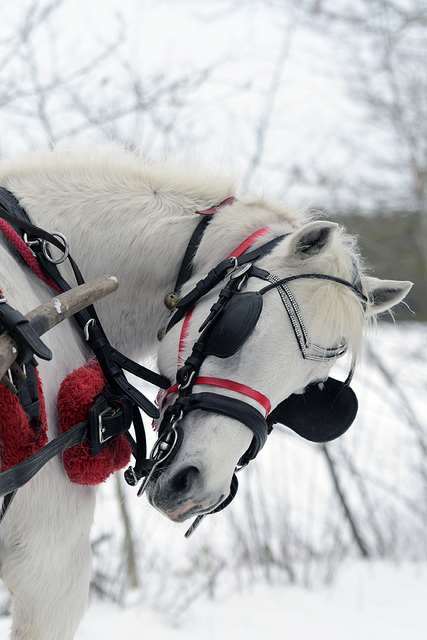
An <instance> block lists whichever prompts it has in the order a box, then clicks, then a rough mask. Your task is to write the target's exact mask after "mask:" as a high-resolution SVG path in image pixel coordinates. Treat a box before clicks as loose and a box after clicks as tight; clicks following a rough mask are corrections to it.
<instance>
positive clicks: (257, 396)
mask: <svg viewBox="0 0 427 640" xmlns="http://www.w3.org/2000/svg"><path fill="white" fill-rule="evenodd" d="M193 384H194V385H199V384H206V385H209V386H212V387H220V388H221V389H230V391H237V392H238V393H241V394H242V395H244V396H247V397H248V398H252V400H256V402H259V404H260V405H261V406H262V407H263V408H264V411H265V417H267V416H268V414H269V413H270V411H271V403H270V400H269V399H268V398H267V397H266V396H264V395H263V394H262V393H260V392H259V391H256V390H255V389H252V388H251V387H248V386H247V385H246V384H240V382H234V380H224V379H222V378H210V377H206V376H200V377H199V378H196V380H195V382H194V383H193ZM178 391H179V389H178V383H177V382H175V384H174V385H172V387H170V388H169V389H168V390H167V392H166V393H165V395H164V396H163V398H162V401H161V408H163V405H164V403H165V400H166V398H167V397H168V396H169V395H170V394H171V393H178Z"/></svg>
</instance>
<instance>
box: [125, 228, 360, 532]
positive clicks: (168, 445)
mask: <svg viewBox="0 0 427 640" xmlns="http://www.w3.org/2000/svg"><path fill="white" fill-rule="evenodd" d="M287 235H289V234H287ZM285 237H286V236H280V237H278V238H275V239H274V240H271V241H270V242H267V243H265V244H263V245H262V246H261V247H259V248H258V249H255V250H252V251H250V252H249V253H247V254H245V255H243V256H241V257H239V258H230V259H227V260H225V261H223V262H221V263H219V264H218V265H217V266H216V267H215V268H214V269H212V270H211V271H210V272H209V273H208V275H207V276H206V277H205V278H204V279H203V280H200V281H199V282H198V283H197V284H196V285H195V287H194V288H193V289H192V290H191V291H190V292H189V293H188V294H187V295H186V296H185V297H183V298H182V300H180V301H179V303H178V305H177V308H176V311H175V313H174V315H173V316H172V318H171V320H170V322H169V324H168V326H167V328H166V332H168V331H169V330H170V329H171V328H172V327H173V326H175V325H176V324H177V323H178V322H179V321H180V320H182V319H183V318H185V317H186V316H187V314H189V313H190V311H191V309H192V308H193V306H194V305H195V303H196V302H198V301H199V300H200V299H201V298H202V297H204V296H205V295H207V294H208V293H209V292H210V291H211V290H212V289H213V288H214V287H215V286H217V285H218V284H219V283H220V282H221V281H222V280H223V279H225V278H227V277H229V279H228V282H227V283H226V284H225V286H224V287H223V288H222V289H221V291H220V293H219V296H218V299H217V301H216V302H215V303H214V304H213V306H212V307H211V309H210V313H209V315H208V317H207V318H206V320H205V321H204V322H203V324H202V325H201V327H200V329H199V338H198V339H197V340H196V342H195V343H194V344H193V347H192V351H191V354H190V356H189V357H188V358H187V359H186V360H185V362H184V364H183V365H182V366H181V367H180V368H179V369H178V371H177V374H176V383H175V384H174V385H173V386H172V387H171V388H170V389H169V390H168V392H167V393H166V395H169V394H170V393H176V394H177V397H176V399H175V401H174V402H173V404H172V405H170V406H169V407H167V408H166V410H165V411H164V414H163V417H162V420H161V422H160V426H159V429H158V440H157V442H156V444H155V446H154V448H153V450H152V452H151V454H150V458H149V459H148V460H145V461H144V463H143V465H142V466H141V467H140V468H139V469H138V470H137V474H138V475H139V476H140V477H142V476H145V479H144V481H143V483H142V485H141V487H140V489H139V491H138V495H142V493H143V492H144V491H145V489H146V488H147V486H148V484H149V482H150V481H151V480H155V479H156V478H157V477H158V475H159V474H160V473H161V471H163V470H164V469H165V467H166V466H168V465H169V464H170V463H171V462H172V460H173V458H174V457H175V455H176V453H177V452H178V450H179V447H180V446H181V443H182V440H183V430H182V428H181V426H180V424H179V423H180V422H181V420H182V419H183V418H184V417H185V416H186V415H188V414H189V413H191V412H192V411H196V410H200V411H205V412H212V413H217V414H219V415H224V416H227V417H230V418H233V419H235V420H237V421H238V422H240V423H242V424H244V425H245V426H246V427H248V428H249V429H250V430H251V432H252V435H253V437H252V442H251V444H250V446H249V448H248V450H247V451H246V452H245V453H244V454H243V456H242V457H241V458H240V460H239V462H238V465H237V467H236V471H239V470H240V469H242V468H243V467H245V466H246V465H247V464H248V463H249V462H250V461H251V460H253V459H254V458H255V457H256V456H257V454H258V453H259V451H260V450H261V448H262V447H263V446H264V444H265V442H266V440H267V436H268V434H269V433H270V432H271V430H272V427H273V424H274V422H277V421H279V420H280V416H278V414H277V412H273V414H271V415H272V417H269V416H268V413H269V412H268V411H267V415H263V414H262V413H261V412H260V411H258V410H257V409H256V408H255V407H253V406H252V404H249V403H248V402H247V401H242V400H239V399H236V398H234V397H229V396H226V395H223V394H220V393H218V392H215V393H211V392H203V393H195V392H194V386H195V385H197V384H198V380H200V384H209V382H206V380H208V379H207V378H199V372H200V368H201V366H202V364H203V362H204V360H205V358H206V357H207V356H210V355H213V356H216V357H222V358H224V357H230V356H232V355H234V354H235V353H236V352H237V351H238V350H239V349H241V348H242V346H243V345H244V343H245V342H246V340H247V339H248V338H249V336H250V335H251V333H252V332H253V330H254V328H255V326H256V324H257V322H258V319H259V317H260V314H261V312H262V306H263V296H264V295H265V294H266V293H268V292H269V291H271V290H272V289H276V290H277V291H278V292H279V294H280V297H281V299H282V302H283V304H284V307H285V309H286V311H287V314H288V316H289V319H290V322H291V325H292V328H293V331H294V334H295V337H296V340H297V343H298V346H299V348H300V351H301V354H302V357H303V358H304V359H308V360H316V361H328V360H332V359H336V358H338V357H340V356H343V355H344V354H345V353H346V351H347V344H346V343H345V342H341V343H340V344H339V345H338V346H337V347H335V348H322V347H319V346H318V345H315V344H312V343H311V342H310V340H309V336H308V333H307V329H306V327H305V324H304V321H303V318H302V315H301V312H300V310H299V307H298V304H297V302H296V300H295V298H294V296H293V295H292V292H291V290H290V289H289V287H288V285H289V284H290V283H291V282H293V281H296V280H300V279H319V280H327V281H331V282H334V283H337V284H340V285H342V286H345V287H347V288H349V289H350V290H351V291H352V292H353V293H354V294H355V295H356V296H357V298H358V299H359V300H360V301H361V303H362V305H363V306H364V305H366V303H367V302H368V300H367V298H366V296H365V295H364V294H363V292H362V290H361V285H360V281H359V278H358V276H357V274H355V277H354V279H353V282H349V281H347V280H343V279H341V278H338V277H335V276H329V275H326V274H301V275H294V276H289V277H286V278H278V277H276V276H274V275H273V274H271V273H269V272H267V271H265V270H263V269H260V268H259V267H257V266H256V265H255V264H254V263H255V262H257V261H258V260H259V259H260V258H261V257H263V256H265V255H267V254H268V253H269V252H270V251H271V250H272V249H273V248H274V247H275V246H276V245H277V244H278V243H279V242H281V241H282V240H283V239H284V238H285ZM252 277H256V278H260V279H262V280H265V281H267V282H268V283H269V284H267V285H266V286H265V287H264V288H262V289H261V290H260V291H245V292H242V291H241V289H242V286H243V284H244V282H246V281H247V280H248V279H249V278H252ZM351 377H352V372H351V374H350V375H349V377H348V378H347V380H346V381H345V382H344V383H340V382H339V381H336V380H333V379H332V378H329V379H328V381H326V382H325V388H326V391H325V394H324V396H323V397H322V396H321V400H320V401H319V399H318V398H317V396H316V399H315V403H316V404H317V405H318V406H319V407H321V408H322V409H323V408H324V407H323V405H324V404H325V403H324V402H323V400H324V399H325V398H327V401H326V405H329V403H330V404H331V405H333V404H334V403H336V402H337V399H338V397H339V396H341V397H340V398H339V399H340V400H341V404H340V407H342V406H344V409H345V417H343V420H342V422H341V421H340V419H339V417H338V418H336V417H335V414H333V418H335V421H334V423H333V427H331V429H330V430H329V431H328V432H327V433H324V432H322V433H321V434H320V435H318V438H320V440H316V437H312V438H310V436H307V432H305V433H303V434H302V435H304V437H308V438H309V439H312V440H314V441H327V440H330V439H333V438H335V437H337V436H338V435H341V433H343V432H344V431H346V430H347V429H348V427H349V426H350V424H351V423H352V422H353V420H354V417H355V415H356V411H357V400H356V397H355V395H354V392H353V391H352V390H351V389H350V387H349V383H350V380H351ZM233 384H234V383H233ZM213 386H227V385H218V383H215V382H214V384H213ZM239 386H240V387H242V385H239ZM228 388H232V387H228ZM252 391H253V390H252ZM254 393H255V394H256V393H257V392H254ZM246 395H250V397H252V398H255V399H256V396H254V395H251V394H249V393H246ZM258 395H261V394H258ZM332 396H333V397H332ZM291 398H292V396H291ZM289 400H290V399H287V400H285V401H284V402H285V403H286V402H287V413H288V415H291V413H292V407H291V406H290V402H289ZM343 401H344V405H343ZM295 402H297V400H295ZM328 413H329V414H332V411H331V410H329V412H328ZM276 417H278V419H277V420H276V419H275V418H276ZM328 419H330V415H328V416H327V418H324V419H323V423H325V420H328ZM294 420H296V421H297V420H298V417H296V418H294ZM336 422H340V424H339V428H338V430H337V428H336V427H337V425H336ZM285 424H286V423H285ZM288 426H289V425H288ZM291 428H292V426H291ZM295 430H296V431H297V429H295ZM300 431H301V430H300ZM324 431H325V430H324ZM331 435H332V437H330V436H331ZM325 438H326V440H325ZM237 488H238V482H237V478H236V475H235V474H233V479H232V483H231V487H230V494H229V496H228V497H227V498H226V499H225V500H224V501H223V502H222V503H221V504H220V505H219V506H218V507H216V508H215V509H214V510H213V511H211V512H210V513H217V512H218V511H221V510H222V509H224V508H225V507H226V506H228V504H230V502H231V501H232V499H233V498H234V496H235V494H236V492H237ZM205 515H207V514H205ZM203 517H204V515H200V516H198V517H197V518H196V520H195V522H194V523H193V525H192V526H191V527H190V529H189V530H188V531H187V533H186V537H188V536H189V535H191V533H192V532H193V531H194V530H195V528H196V527H197V526H198V524H199V523H200V521H201V520H202V518H203Z"/></svg>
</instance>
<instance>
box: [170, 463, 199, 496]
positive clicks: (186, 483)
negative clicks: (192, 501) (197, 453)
mask: <svg viewBox="0 0 427 640" xmlns="http://www.w3.org/2000/svg"><path fill="white" fill-rule="evenodd" d="M199 475H200V471H199V470H198V468H197V467H192V466H190V467H185V469H181V471H178V473H177V474H176V475H174V476H173V478H172V479H171V481H170V486H171V489H172V491H175V492H177V493H188V492H189V491H190V489H191V488H192V486H193V484H194V483H195V481H196V480H197V478H198V476H199Z"/></svg>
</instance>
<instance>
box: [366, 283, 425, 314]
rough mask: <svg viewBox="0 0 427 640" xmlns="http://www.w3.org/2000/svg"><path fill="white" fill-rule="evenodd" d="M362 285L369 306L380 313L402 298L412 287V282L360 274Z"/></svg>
mask: <svg viewBox="0 0 427 640" xmlns="http://www.w3.org/2000/svg"><path fill="white" fill-rule="evenodd" d="M361 280H362V287H363V290H364V292H365V294H366V295H367V297H368V299H369V307H368V309H369V310H371V311H372V312H373V313H375V314H376V313H381V312H382V311H387V309H391V307H394V305H396V304H398V303H399V302H401V301H402V300H403V298H404V297H405V296H406V295H407V293H408V292H409V291H410V290H411V288H412V284H413V283H412V282H409V281H400V280H380V279H379V278H371V277H368V276H362V278H361Z"/></svg>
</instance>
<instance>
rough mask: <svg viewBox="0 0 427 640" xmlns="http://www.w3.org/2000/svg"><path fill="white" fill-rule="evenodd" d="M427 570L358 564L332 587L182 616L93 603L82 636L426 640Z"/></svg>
mask: <svg viewBox="0 0 427 640" xmlns="http://www.w3.org/2000/svg"><path fill="white" fill-rule="evenodd" d="M426 603H427V567H426V566H425V565H418V566H417V565H412V566H411V565H406V566H404V567H394V566H392V565H391V564H386V563H383V564H381V563H363V562H360V563H356V564H353V565H351V566H347V567H345V568H343V570H342V572H341V575H340V576H339V577H338V579H337V581H336V583H335V584H334V585H333V586H332V587H324V588H322V589H321V590H315V591H307V590H304V589H302V588H301V587H283V586H281V587H268V586H265V585H264V586H262V585H257V586H256V587H255V588H254V589H253V590H251V591H247V592H245V593H240V594H235V595H232V596H231V597H229V598H228V599H227V600H224V601H222V602H218V601H212V600H208V599H202V600H200V601H198V602H196V603H194V605H193V606H192V608H190V610H189V611H187V612H186V613H185V614H184V615H183V616H182V617H181V618H180V619H178V620H167V618H166V617H165V616H162V615H160V614H158V613H156V612H155V611H152V610H150V608H149V607H147V606H146V605H145V606H143V607H138V606H137V607H135V608H129V609H125V610H120V609H116V608H114V607H112V606H111V605H107V604H96V605H93V606H92V607H90V608H89V611H88V614H87V616H86V618H85V620H84V621H83V623H82V625H81V627H80V630H79V633H78V634H77V639H76V640H91V639H92V638H94V637H101V638H103V640H113V639H114V640H116V639H117V638H126V640H143V639H144V640H145V639H149V638H162V640H186V639H188V640H190V639H192V638H194V639H196V638H197V640H234V639H235V638H239V637H241V638H245V639H246V640H258V639H260V638H264V637H266V638H267V637H270V638H271V637H273V638H286V640H323V639H326V638H327V639H328V640H344V639H345V640H360V638H363V639H364V640H403V639H405V640H425V638H426V637H427V608H426Z"/></svg>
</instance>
